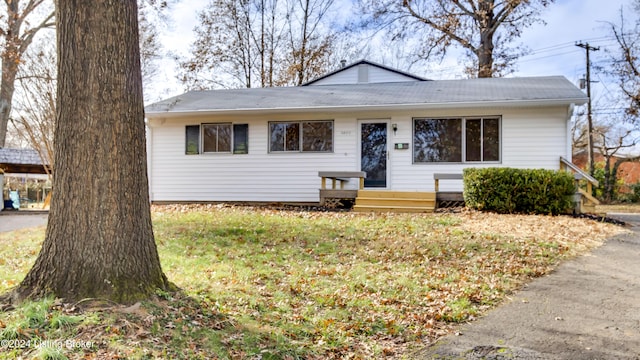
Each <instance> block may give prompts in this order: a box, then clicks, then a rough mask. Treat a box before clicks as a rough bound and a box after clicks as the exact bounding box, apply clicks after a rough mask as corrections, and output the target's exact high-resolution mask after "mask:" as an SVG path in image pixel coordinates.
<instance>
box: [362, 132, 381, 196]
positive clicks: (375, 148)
mask: <svg viewBox="0 0 640 360" xmlns="http://www.w3.org/2000/svg"><path fill="white" fill-rule="evenodd" d="M360 168H361V171H365V172H366V173H367V178H366V179H365V180H364V187H365V188H386V187H387V123H386V122H363V123H361V124H360Z"/></svg>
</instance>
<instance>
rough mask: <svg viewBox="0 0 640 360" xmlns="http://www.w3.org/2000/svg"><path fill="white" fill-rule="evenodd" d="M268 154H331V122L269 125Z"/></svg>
mask: <svg viewBox="0 0 640 360" xmlns="http://www.w3.org/2000/svg"><path fill="white" fill-rule="evenodd" d="M269 151H270V152H333V121H331V120H321V121H277V122H270V123H269Z"/></svg>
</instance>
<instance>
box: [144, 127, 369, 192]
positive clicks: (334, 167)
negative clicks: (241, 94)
mask: <svg viewBox="0 0 640 360" xmlns="http://www.w3.org/2000/svg"><path fill="white" fill-rule="evenodd" d="M244 122H245V123H247V122H248V124H249V127H248V128H249V136H248V138H249V154H247V155H243V156H219V155H215V154H200V155H185V150H184V149H185V139H184V134H185V125H186V124H187V122H186V121H183V120H170V121H167V122H166V123H165V124H163V125H161V126H157V127H152V129H151V131H150V134H151V139H150V144H151V146H152V149H151V152H152V154H151V156H150V160H151V161H150V177H151V182H150V183H151V196H152V200H153V201H267V202H275V201H277V202H281V201H282V202H287V201H290V202H317V201H318V189H319V188H320V178H319V177H318V171H353V169H355V167H356V157H357V154H356V145H355V144H354V143H352V142H351V141H349V137H346V138H344V137H342V138H336V139H335V140H334V152H332V153H316V152H305V153H293V154H292V153H281V154H278V153H269V152H268V140H269V136H268V131H267V129H268V126H267V124H268V120H253V121H244ZM191 123H193V121H191ZM334 131H335V132H336V133H339V134H340V133H348V134H355V132H356V130H355V120H346V121H345V120H344V119H341V120H340V121H338V119H336V123H335V125H334ZM354 136H355V135H354Z"/></svg>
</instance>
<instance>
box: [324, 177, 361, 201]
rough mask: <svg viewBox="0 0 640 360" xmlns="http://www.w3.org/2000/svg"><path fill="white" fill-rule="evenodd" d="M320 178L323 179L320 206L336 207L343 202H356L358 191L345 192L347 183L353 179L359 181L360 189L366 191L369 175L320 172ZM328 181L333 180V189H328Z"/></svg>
mask: <svg viewBox="0 0 640 360" xmlns="http://www.w3.org/2000/svg"><path fill="white" fill-rule="evenodd" d="M318 176H319V177H321V178H322V186H321V188H320V205H321V206H328V207H336V206H338V205H339V204H340V202H341V201H342V200H355V198H356V197H357V196H358V190H345V188H344V185H345V183H347V182H348V181H349V180H351V179H359V180H358V189H364V179H365V178H366V177H367V173H366V172H364V171H320V172H318ZM327 179H329V180H331V188H327ZM338 187H339V188H338Z"/></svg>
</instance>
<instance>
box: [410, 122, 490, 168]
mask: <svg viewBox="0 0 640 360" xmlns="http://www.w3.org/2000/svg"><path fill="white" fill-rule="evenodd" d="M413 144H414V145H413V162H414V163H432V162H447V163H460V162H498V161H500V118H497V117H490V118H482V117H476V118H442V119H426V118H417V119H414V121H413Z"/></svg>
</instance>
